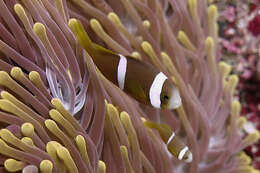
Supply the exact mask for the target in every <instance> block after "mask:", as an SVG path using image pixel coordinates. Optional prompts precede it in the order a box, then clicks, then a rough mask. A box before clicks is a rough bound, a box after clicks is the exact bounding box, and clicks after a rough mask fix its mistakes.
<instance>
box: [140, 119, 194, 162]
mask: <svg viewBox="0 0 260 173" xmlns="http://www.w3.org/2000/svg"><path fill="white" fill-rule="evenodd" d="M144 125H145V126H146V127H149V128H153V129H156V130H157V131H158V132H159V134H160V136H161V138H162V140H163V141H164V143H165V144H166V146H167V149H168V151H169V152H170V153H171V154H172V155H173V156H175V157H176V158H178V159H179V160H182V161H185V162H187V163H189V162H192V153H191V151H190V150H189V147H188V146H186V145H185V144H184V143H183V142H182V140H181V138H180V137H179V136H178V135H176V134H175V133H174V132H173V131H172V130H171V128H170V127H169V126H168V125H166V124H157V123H155V122H151V121H145V122H144Z"/></svg>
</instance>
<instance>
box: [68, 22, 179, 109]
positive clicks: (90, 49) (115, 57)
mask: <svg viewBox="0 0 260 173" xmlns="http://www.w3.org/2000/svg"><path fill="white" fill-rule="evenodd" d="M69 27H70V29H71V30H72V32H73V33H74V34H75V36H76V37H77V39H78V42H79V44H80V45H81V46H82V47H83V48H84V49H85V50H86V51H87V53H88V54H89V55H90V56H91V57H92V59H93V62H94V63H95V65H96V66H97V67H98V69H99V70H100V71H101V72H102V74H103V75H104V76H105V77H106V78H107V79H108V80H110V81H111V82H112V83H114V84H115V85H117V86H118V87H119V88H120V89H122V90H123V91H124V92H126V93H127V94H129V95H130V96H132V97H133V98H135V99H136V100H137V101H139V102H140V103H144V104H147V105H152V106H153V107H155V108H162V109H176V108H178V107H179V106H180V105H181V103H182V102H181V97H180V93H179V90H178V88H177V87H176V86H175V85H174V84H173V83H172V82H170V80H169V79H168V78H167V76H166V75H165V74H164V73H162V72H160V71H159V70H158V69H157V68H155V67H154V66H153V65H151V64H148V63H146V62H142V61H140V60H137V59H135V58H133V57H130V56H124V55H121V54H117V53H115V52H113V51H111V50H109V49H106V48H104V47H102V46H100V45H98V44H95V43H93V42H92V41H91V39H90V38H89V36H88V34H87V33H86V31H85V29H84V27H83V25H82V24H81V23H80V22H79V21H78V20H76V19H70V21H69Z"/></svg>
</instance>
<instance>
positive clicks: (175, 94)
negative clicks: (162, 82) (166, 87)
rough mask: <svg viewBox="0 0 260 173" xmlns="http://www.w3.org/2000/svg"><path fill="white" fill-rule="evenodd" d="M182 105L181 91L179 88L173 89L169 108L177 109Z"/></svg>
mask: <svg viewBox="0 0 260 173" xmlns="http://www.w3.org/2000/svg"><path fill="white" fill-rule="evenodd" d="M181 105H182V101H181V96H180V92H179V90H178V89H177V88H174V89H173V91H172V97H171V99H170V101H169V104H168V109H177V108H178V107H180V106H181Z"/></svg>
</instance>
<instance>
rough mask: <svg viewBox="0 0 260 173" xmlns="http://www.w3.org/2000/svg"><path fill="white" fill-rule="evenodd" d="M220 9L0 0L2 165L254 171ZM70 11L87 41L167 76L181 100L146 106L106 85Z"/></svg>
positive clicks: (252, 137)
mask: <svg viewBox="0 0 260 173" xmlns="http://www.w3.org/2000/svg"><path fill="white" fill-rule="evenodd" d="M217 16H218V11H217V7H216V6H215V5H213V4H211V3H210V1H209V2H208V1H206V0H188V1H186V0H169V1H168V0H160V1H156V0H132V1H130V0H120V1H112V0H108V1H104V0H98V1H96V0H95V1H94V0H93V1H89V0H68V1H61V0H53V1H52V0H31V1H27V0H20V1H18V0H12V1H9V0H0V19H1V23H0V31H1V32H0V39H1V40H0V52H1V58H0V70H1V71H0V89H1V99H0V122H1V123H0V125H1V127H0V128H1V130H0V137H1V138H0V170H1V171H2V172H17V171H19V172H23V173H35V172H43V173H50V172H73V173H77V172H80V173H84V172H91V173H92V172H93V173H94V172H99V173H103V172H113V173H116V172H118V173H125V172H126V173H130V172H137V173H141V172H149V173H150V172H151V173H155V172H157V173H161V172H165V173H167V172H169V173H170V172H171V173H172V172H176V173H184V172H190V173H206V172H212V173H217V172H221V173H223V172H225V173H233V172H237V173H243V172H256V170H254V169H253V168H252V166H251V163H250V158H249V157H248V156H247V155H246V154H245V153H243V152H241V151H242V150H243V149H244V148H245V147H247V146H248V145H251V144H252V143H254V142H256V141H257V140H258V139H259V136H260V135H259V132H258V131H253V132H250V133H248V132H245V131H244V124H245V123H246V119H245V118H241V117H239V115H240V107H241V106H240V103H239V102H238V101H236V100H234V98H233V95H234V91H235V88H236V85H237V83H238V77H237V76H236V75H232V74H231V75H230V71H231V67H230V66H229V65H228V64H226V63H224V62H220V53H219V49H218V25H217V22H216V21H217ZM71 18H76V19H78V20H79V21H81V23H82V24H83V26H84V27H85V28H86V30H87V32H88V34H89V35H90V37H91V39H92V40H93V41H94V42H95V43H97V44H99V45H102V46H104V47H106V48H108V49H111V50H112V51H114V52H116V53H120V54H123V55H131V56H132V57H133V58H137V59H139V60H141V61H146V62H148V63H151V64H153V65H154V66H155V67H156V68H158V69H159V70H161V71H162V72H164V73H165V74H167V76H168V77H169V79H170V80H171V81H172V82H173V83H175V84H176V85H177V86H178V88H179V90H180V93H181V97H182V100H183V104H182V106H181V107H179V108H178V109H177V110H176V111H168V110H159V109H154V108H151V107H149V106H146V105H142V104H140V103H138V102H136V101H135V100H134V99H132V98H130V97H129V96H128V95H126V94H125V93H124V92H123V91H121V90H120V89H119V88H118V87H116V86H115V85H113V84H112V83H111V82H110V81H108V80H107V79H106V78H105V77H104V76H103V75H102V74H101V73H100V71H99V70H98V69H97V68H96V67H95V64H94V63H93V61H92V58H94V57H90V56H89V55H88V53H87V52H85V51H84V50H83V49H82V47H81V46H80V45H79V44H78V41H77V39H76V37H75V36H74V34H73V33H72V31H71V30H70V28H69V26H68V23H69V20H70V19H71ZM144 70H145V69H144ZM140 73H142V72H141V71H140ZM148 121H152V122H156V123H158V124H165V126H167V127H169V128H170V129H171V130H172V131H174V132H175V133H176V134H177V135H178V136H179V137H180V139H181V140H182V141H183V142H184V143H186V144H187V145H188V147H189V149H190V150H191V152H192V154H193V160H192V162H191V163H186V162H183V161H179V160H178V159H177V158H175V157H173V155H172V154H171V153H170V152H169V151H168V149H167V146H166V144H165V142H164V141H163V140H162V138H161V136H160V135H159V133H158V132H157V131H156V130H154V129H152V128H150V126H147V125H146V122H148Z"/></svg>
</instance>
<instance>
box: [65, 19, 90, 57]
mask: <svg viewBox="0 0 260 173" xmlns="http://www.w3.org/2000/svg"><path fill="white" fill-rule="evenodd" d="M68 25H69V27H70V29H71V31H72V32H73V33H74V34H75V36H76V37H77V40H78V42H79V44H80V45H81V46H82V47H83V48H84V49H85V50H86V51H87V52H88V53H89V54H90V56H92V53H93V52H94V48H93V43H92V41H91V39H90V38H89V36H88V34H87V32H86V31H85V29H84V27H83V25H82V24H81V23H80V21H79V20H77V19H75V18H72V19H70V20H69V23H68Z"/></svg>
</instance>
